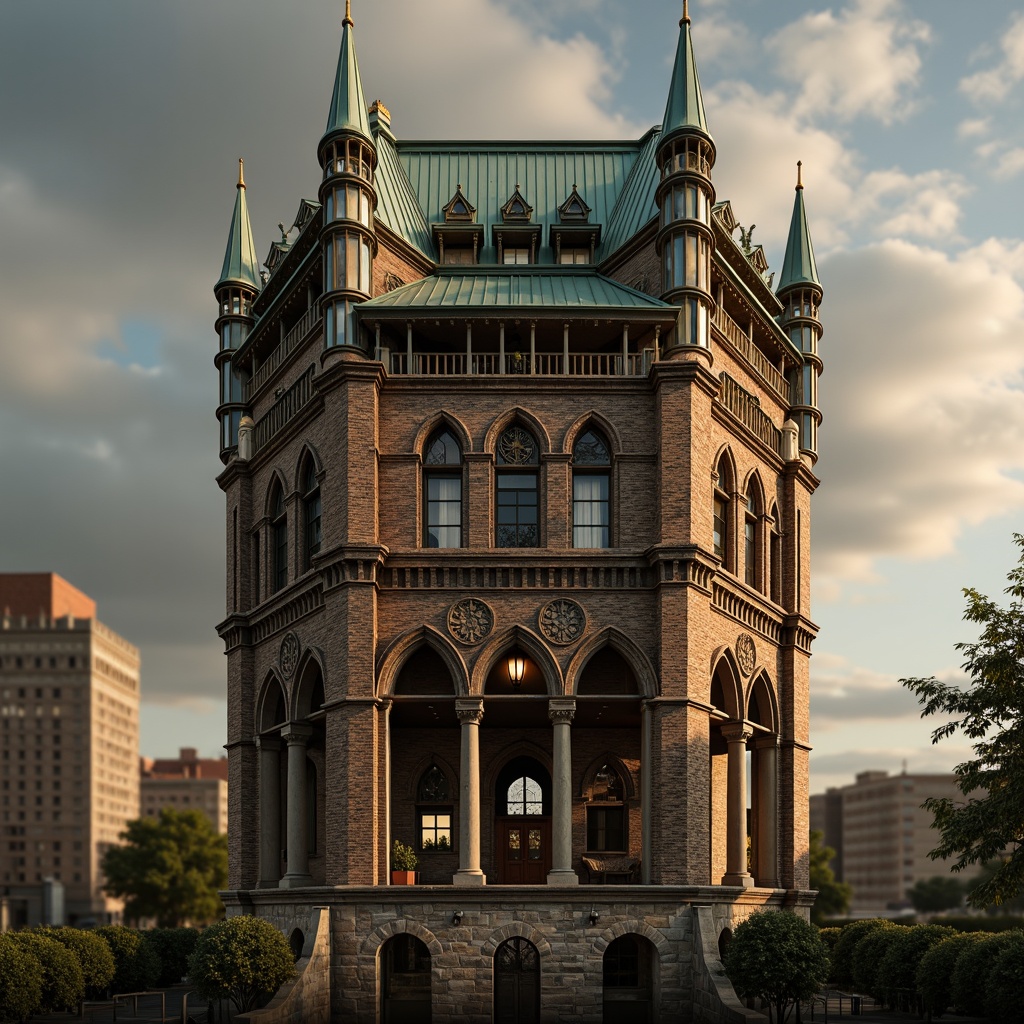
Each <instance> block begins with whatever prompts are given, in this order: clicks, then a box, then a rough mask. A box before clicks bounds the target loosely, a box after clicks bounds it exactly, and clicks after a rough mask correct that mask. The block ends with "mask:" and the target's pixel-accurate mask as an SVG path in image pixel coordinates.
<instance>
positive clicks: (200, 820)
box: [103, 807, 228, 928]
mask: <svg viewBox="0 0 1024 1024" xmlns="http://www.w3.org/2000/svg"><path fill="white" fill-rule="evenodd" d="M121 839H122V840H124V845H123V846H114V847H111V849H109V850H108V851H107V853H106V855H105V856H104V858H103V873H104V874H105V875H106V878H107V882H106V885H105V887H104V888H105V889H106V891H107V892H108V893H110V895H112V896H119V897H121V898H122V899H124V901H125V907H124V910H125V916H126V917H127V918H129V919H130V920H134V921H138V920H140V919H141V918H156V921H157V924H158V925H159V926H160V927H162V928H176V927H178V926H179V925H182V924H185V923H192V924H206V923H207V922H209V921H215V920H217V918H219V917H222V916H223V914H224V905H223V904H222V903H221V901H220V897H219V896H218V895H217V891H218V890H219V889H223V888H224V887H225V886H226V885H227V884H228V841H227V836H222V835H218V834H217V833H216V832H215V831H214V828H213V825H211V824H210V820H209V818H207V817H206V815H204V814H202V813H201V812H200V811H176V810H173V809H172V808H169V807H165V808H163V810H161V811H160V817H159V818H139V819H138V820H137V821H130V822H128V827H127V829H126V830H125V831H124V832H122V833H121Z"/></svg>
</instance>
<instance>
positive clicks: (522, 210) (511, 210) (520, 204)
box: [501, 184, 533, 224]
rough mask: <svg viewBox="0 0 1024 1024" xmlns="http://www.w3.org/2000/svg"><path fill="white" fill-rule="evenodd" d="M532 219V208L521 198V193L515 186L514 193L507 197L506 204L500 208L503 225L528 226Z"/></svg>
mask: <svg viewBox="0 0 1024 1024" xmlns="http://www.w3.org/2000/svg"><path fill="white" fill-rule="evenodd" d="M532 218H533V207H532V206H530V204H529V203H528V202H527V201H526V200H525V199H524V198H523V193H522V192H520V191H519V185H518V184H517V185H516V190H515V192H513V193H512V195H510V196H509V198H508V202H507V203H505V205H504V206H503V207H502V208H501V222H502V223H503V224H528V223H529V222H530V220H532Z"/></svg>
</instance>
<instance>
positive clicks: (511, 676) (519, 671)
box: [506, 654, 526, 690]
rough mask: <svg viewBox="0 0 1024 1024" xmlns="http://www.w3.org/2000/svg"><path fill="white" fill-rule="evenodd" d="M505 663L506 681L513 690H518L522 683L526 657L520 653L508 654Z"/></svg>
mask: <svg viewBox="0 0 1024 1024" xmlns="http://www.w3.org/2000/svg"><path fill="white" fill-rule="evenodd" d="M506 665H507V668H508V681H509V682H510V683H511V684H512V689H513V690H518V689H519V687H520V686H521V685H522V683H523V676H524V675H525V674H526V658H524V657H523V656H522V655H521V654H510V655H509V656H508V660H507V663H506Z"/></svg>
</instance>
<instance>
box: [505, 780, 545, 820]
mask: <svg viewBox="0 0 1024 1024" xmlns="http://www.w3.org/2000/svg"><path fill="white" fill-rule="evenodd" d="M505 813H506V814H507V815H509V816H510V817H528V816H531V815H534V814H543V813H544V793H543V790H542V789H541V785H540V783H539V782H538V781H537V780H536V779H531V778H530V777H529V775H523V776H520V778H518V779H515V780H514V781H513V782H512V784H511V785H510V786H509V787H508V790H507V791H506V794H505Z"/></svg>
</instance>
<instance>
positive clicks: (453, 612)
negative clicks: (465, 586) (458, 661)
mask: <svg viewBox="0 0 1024 1024" xmlns="http://www.w3.org/2000/svg"><path fill="white" fill-rule="evenodd" d="M492 629H494V612H493V611H491V608H490V605H486V604H484V602H483V601H478V600H477V599H476V598H475V597H467V598H466V600H465V601H456V602H455V604H453V605H452V606H451V608H449V609H448V632H449V633H451V635H452V636H453V637H455V639H456V640H458V641H459V643H460V644H478V643H480V641H481V640H485V639H486V638H487V637H488V636H489V635H490V632H491V630H492Z"/></svg>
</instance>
